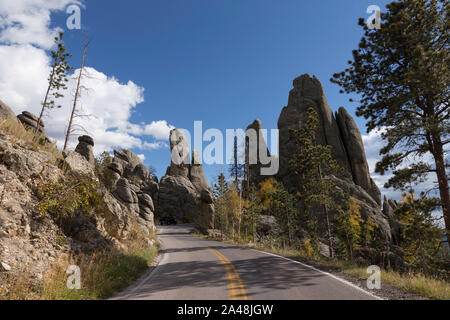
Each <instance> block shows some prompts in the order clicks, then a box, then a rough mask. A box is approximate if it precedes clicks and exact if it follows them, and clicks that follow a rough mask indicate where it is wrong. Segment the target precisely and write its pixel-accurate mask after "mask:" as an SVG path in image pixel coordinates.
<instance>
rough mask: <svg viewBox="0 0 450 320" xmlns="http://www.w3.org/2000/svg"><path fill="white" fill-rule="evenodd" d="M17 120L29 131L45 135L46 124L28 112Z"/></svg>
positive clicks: (20, 115)
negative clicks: (36, 131)
mask: <svg viewBox="0 0 450 320" xmlns="http://www.w3.org/2000/svg"><path fill="white" fill-rule="evenodd" d="M17 119H18V120H19V121H20V122H21V123H22V124H23V126H24V127H25V128H26V129H28V130H33V131H34V130H36V128H37V130H38V132H40V133H42V134H43V135H45V129H44V127H45V126H44V122H43V121H42V119H41V120H39V118H38V117H36V116H35V115H34V114H32V113H31V112H28V111H24V112H22V113H21V114H19V115H18V116H17Z"/></svg>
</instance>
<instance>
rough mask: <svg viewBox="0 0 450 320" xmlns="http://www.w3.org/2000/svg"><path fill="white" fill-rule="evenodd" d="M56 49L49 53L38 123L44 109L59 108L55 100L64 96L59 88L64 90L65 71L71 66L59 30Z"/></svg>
mask: <svg viewBox="0 0 450 320" xmlns="http://www.w3.org/2000/svg"><path fill="white" fill-rule="evenodd" d="M55 44H56V50H53V51H52V53H51V56H52V60H53V62H52V65H51V71H50V75H49V77H48V87H47V92H46V93H45V97H44V102H43V103H42V108H41V112H40V114H39V120H38V123H39V122H40V121H41V120H42V117H43V116H44V112H45V110H46V109H53V108H55V107H56V108H61V105H56V102H55V100H57V99H59V98H62V97H64V95H63V94H62V93H61V90H66V89H67V85H66V83H67V82H68V81H69V79H67V72H69V71H70V70H71V69H72V68H71V67H70V66H69V64H68V62H67V59H68V58H70V57H71V56H72V55H71V54H69V53H67V52H66V47H65V45H64V41H63V33H62V32H60V33H59V35H58V37H55ZM37 131H38V126H36V129H35V131H34V132H35V134H37Z"/></svg>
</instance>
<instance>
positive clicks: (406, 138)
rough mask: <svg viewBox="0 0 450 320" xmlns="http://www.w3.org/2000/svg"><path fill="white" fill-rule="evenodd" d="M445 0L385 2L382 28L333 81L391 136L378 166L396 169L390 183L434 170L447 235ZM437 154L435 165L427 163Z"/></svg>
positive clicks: (371, 124)
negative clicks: (430, 157) (358, 99)
mask: <svg viewBox="0 0 450 320" xmlns="http://www.w3.org/2000/svg"><path fill="white" fill-rule="evenodd" d="M449 11H450V3H449V2H448V1H445V0H404V1H395V2H392V3H390V4H388V5H387V12H385V13H382V14H381V29H373V30H370V29H368V27H367V26H366V24H365V23H364V20H363V19H360V20H359V25H360V26H362V27H363V28H364V30H365V33H364V36H363V37H362V39H361V41H360V43H359V47H358V49H356V50H354V51H353V60H352V61H349V66H348V68H347V69H346V70H345V71H344V72H341V73H336V74H334V75H333V78H332V79H331V81H332V82H334V83H337V84H338V85H340V86H341V87H342V88H343V90H341V92H342V93H356V94H358V95H359V96H360V97H361V100H360V101H359V104H360V105H359V107H358V109H357V115H358V116H364V118H366V119H368V120H369V121H368V122H367V129H368V132H370V131H372V130H375V129H381V130H383V131H382V138H383V140H384V141H385V142H386V145H385V146H384V148H382V149H381V151H380V154H381V155H383V158H382V160H381V161H380V162H379V163H377V166H376V172H378V173H380V174H384V173H385V172H387V171H389V170H392V172H393V177H392V178H391V179H389V181H388V182H387V183H386V187H387V188H389V187H394V188H396V189H400V190H406V189H408V188H409V186H410V184H411V183H420V182H423V181H424V180H425V179H426V178H427V176H428V174H430V173H432V174H436V176H437V180H438V187H439V193H440V198H441V206H442V211H443V216H444V220H445V225H446V228H447V233H448V231H449V230H450V195H449V185H448V172H447V170H448V168H449V165H448V164H446V162H445V159H446V153H447V152H448V148H447V146H448V143H450V139H449V134H450V126H449V118H450V114H449V109H448V108H449V94H450V91H449V90H450V87H449V83H450V59H449V39H450V34H449V31H450V24H449V23H448V21H449V16H448V15H449ZM426 155H431V156H432V158H433V160H434V161H433V162H434V163H433V165H430V164H429V163H427V162H425V161H424V158H425V156H426Z"/></svg>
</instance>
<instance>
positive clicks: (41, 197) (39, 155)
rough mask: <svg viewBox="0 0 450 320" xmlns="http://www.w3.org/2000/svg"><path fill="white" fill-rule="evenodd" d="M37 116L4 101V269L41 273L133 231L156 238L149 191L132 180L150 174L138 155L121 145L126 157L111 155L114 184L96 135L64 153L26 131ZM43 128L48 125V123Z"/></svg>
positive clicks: (0, 119) (0, 121)
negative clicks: (96, 149) (102, 168)
mask: <svg viewBox="0 0 450 320" xmlns="http://www.w3.org/2000/svg"><path fill="white" fill-rule="evenodd" d="M25 118H26V119H25ZM34 118H35V117H34V116H33V115H32V114H29V113H25V112H24V113H22V114H21V115H19V117H17V119H18V120H19V121H17V119H16V117H15V115H14V113H13V112H12V111H11V109H9V108H8V106H6V105H5V104H4V103H0V263H1V267H0V269H1V270H0V272H11V273H12V272H14V271H24V270H26V271H27V272H29V273H31V274H32V275H33V277H34V278H36V279H38V280H39V279H42V277H43V275H44V274H45V272H46V271H47V270H48V269H49V268H50V266H51V264H52V263H53V262H54V261H55V260H56V259H57V258H58V257H60V256H61V255H63V254H71V255H76V254H78V253H87V254H90V253H94V252H99V251H103V250H106V249H108V250H112V249H114V250H127V246H128V243H129V242H130V241H131V237H136V234H142V237H144V238H146V239H147V240H148V245H149V246H150V245H152V240H150V238H149V237H148V236H145V234H147V235H148V234H149V233H150V232H152V231H153V229H154V223H153V211H154V207H153V203H152V198H151V196H150V195H148V194H147V193H146V192H145V191H144V190H140V189H139V187H137V186H136V185H135V184H131V183H129V182H128V181H129V180H128V179H132V178H133V177H135V176H139V177H142V178H144V177H145V170H143V168H145V167H144V166H143V164H142V163H141V162H140V160H139V162H137V161H136V159H138V158H137V157H136V156H135V155H132V154H131V153H130V152H128V151H117V152H116V154H117V155H120V156H123V155H127V156H128V157H129V158H126V157H123V158H124V159H121V160H120V161H119V160H117V161H115V162H114V163H115V164H117V167H119V165H118V163H120V168H121V169H120V170H119V172H121V174H117V175H118V176H119V179H118V182H117V185H118V187H117V188H115V190H114V191H113V190H112V189H108V188H107V187H105V186H104V185H103V183H101V181H100V180H99V178H98V172H96V170H95V161H94V155H93V152H92V147H93V145H94V140H93V139H92V138H90V137H88V136H83V137H80V138H79V144H78V146H77V148H76V150H75V151H67V152H64V153H60V152H58V151H57V150H56V149H55V148H54V147H53V146H51V145H49V144H48V141H47V142H42V141H40V142H35V141H34V140H33V134H32V133H31V130H30V131H26V129H33V121H31V120H33V119H34ZM25 120H26V122H25V123H24V121H25ZM22 123H24V124H22ZM34 124H35V125H37V121H35V122H34ZM39 128H40V132H42V133H44V130H43V128H44V124H43V123H41V124H39ZM127 159H129V161H128V162H127ZM133 161H135V162H133ZM122 168H123V170H122ZM137 168H138V169H137ZM130 171H132V172H131V173H130ZM141 171H142V172H143V173H142V174H141ZM122 172H123V174H122ZM144 180H145V179H144ZM133 181H134V180H133ZM122 185H124V186H127V187H128V186H129V189H127V188H121V186H122ZM131 189H132V190H134V191H133V193H132V192H131V191H130V190H131ZM127 192H128V193H127Z"/></svg>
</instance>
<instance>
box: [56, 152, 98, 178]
mask: <svg viewBox="0 0 450 320" xmlns="http://www.w3.org/2000/svg"><path fill="white" fill-rule="evenodd" d="M63 157H64V164H65V165H66V166H67V168H68V169H70V170H71V171H72V172H74V173H76V174H78V175H80V176H85V177H89V178H90V179H93V180H96V179H97V178H96V176H95V173H94V170H93V166H92V165H91V164H90V163H89V162H87V160H86V159H85V158H84V157H83V156H82V155H81V154H79V153H78V152H74V151H64V152H63Z"/></svg>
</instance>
